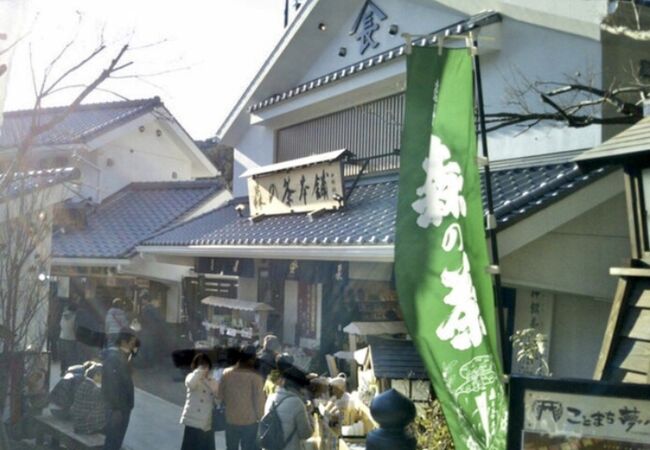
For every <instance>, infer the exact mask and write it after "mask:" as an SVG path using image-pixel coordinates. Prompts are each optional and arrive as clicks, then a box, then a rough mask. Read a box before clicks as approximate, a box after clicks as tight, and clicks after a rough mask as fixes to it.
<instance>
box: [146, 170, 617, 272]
mask: <svg viewBox="0 0 650 450" xmlns="http://www.w3.org/2000/svg"><path fill="white" fill-rule="evenodd" d="M609 170H610V169H605V168H600V169H596V170H594V171H591V172H584V171H582V170H580V169H579V168H578V166H577V165H576V164H575V163H561V164H548V165H544V166H536V167H526V168H516V169H507V170H500V171H496V172H493V181H492V189H493V196H494V204H495V213H496V217H497V223H498V228H499V230H503V229H505V228H508V227H510V226H512V225H513V224H515V223H517V222H518V221H520V220H522V219H524V218H526V217H528V216H530V215H532V214H534V213H535V212H537V211H539V210H541V209H543V208H546V207H548V206H550V205H551V204H553V203H555V202H557V201H559V200H561V199H562V198H564V197H566V196H568V195H570V194H571V193H573V192H576V191H577V190H578V189H581V188H582V187H585V186H587V185H589V184H590V183H592V182H594V181H596V180H598V179H600V178H601V177H603V176H605V175H606V174H607V173H609ZM398 191H399V184H398V180H397V177H395V176H389V177H382V178H374V177H373V178H369V179H366V180H364V181H362V182H360V183H359V185H358V186H357V187H356V188H355V190H354V191H353V192H352V194H351V196H350V199H349V202H348V203H347V204H346V206H345V208H344V209H343V210H340V211H333V212H328V213H324V214H322V215H321V216H319V217H316V218H310V217H308V216H306V215H298V214H295V215H283V216H271V217H267V218H265V219H263V220H261V221H258V222H251V221H250V220H249V219H248V217H239V216H238V214H237V213H236V212H235V208H234V206H235V205H237V204H238V203H247V199H245V198H243V199H242V198H240V199H235V200H233V201H231V202H230V204H228V205H227V206H224V207H223V208H220V209H218V210H215V211H212V212H209V213H207V214H204V215H203V216H200V217H198V218H196V219H194V220H192V221H189V222H187V223H184V224H180V225H178V226H177V227H173V228H170V229H168V230H167V231H166V232H164V233H161V234H159V235H157V236H156V237H154V238H151V239H148V240H146V241H145V242H143V243H142V244H141V245H140V246H139V247H138V250H139V251H143V252H152V253H167V254H184V255H195V256H198V255H212V256H217V255H221V256H227V255H228V254H229V253H230V254H238V255H239V256H243V255H244V254H246V255H249V256H250V257H253V255H257V256H259V255H261V254H262V253H264V255H265V257H269V258H273V257H275V258H283V257H294V258H295V257H298V258H301V259H304V258H308V257H310V256H314V257H316V256H318V258H315V259H341V257H343V256H345V257H346V258H347V259H350V260H356V259H358V260H362V259H364V258H368V256H369V255H372V256H373V260H387V261H390V259H391V258H392V248H393V244H394V240H395V218H396V210H397V196H398ZM485 203H486V202H485V199H484V204H485Z"/></svg>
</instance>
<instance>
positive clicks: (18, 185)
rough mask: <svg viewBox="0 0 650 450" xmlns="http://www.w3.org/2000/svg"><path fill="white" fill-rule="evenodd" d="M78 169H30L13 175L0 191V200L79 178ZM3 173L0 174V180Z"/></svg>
mask: <svg viewBox="0 0 650 450" xmlns="http://www.w3.org/2000/svg"><path fill="white" fill-rule="evenodd" d="M79 175H80V172H79V169H76V168H74V167H67V168H61V169H47V170H31V171H29V172H21V173H17V174H15V175H14V179H13V180H12V181H11V182H10V183H9V185H8V186H7V187H6V188H5V189H4V190H3V191H2V192H0V202H3V201H5V200H7V199H10V198H15V197H17V196H18V195H20V194H21V193H22V194H26V193H30V192H34V191H38V190H41V189H45V188H48V187H51V186H55V185H57V184H60V183H64V182H66V181H72V180H76V179H77V178H79ZM2 177H3V174H0V181H1V180H2Z"/></svg>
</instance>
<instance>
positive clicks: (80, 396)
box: [70, 364, 106, 434]
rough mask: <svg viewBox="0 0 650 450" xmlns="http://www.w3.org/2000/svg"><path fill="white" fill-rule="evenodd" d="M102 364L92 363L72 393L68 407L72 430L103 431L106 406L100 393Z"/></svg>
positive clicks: (78, 431)
mask: <svg viewBox="0 0 650 450" xmlns="http://www.w3.org/2000/svg"><path fill="white" fill-rule="evenodd" d="M101 384H102V365H101V364H93V365H91V366H90V367H89V368H88V369H86V372H85V374H84V378H83V380H82V381H81V383H79V386H78V387H77V390H76V391H75V393H74V401H73V402H72V406H71V407H70V415H71V416H72V425H73V426H74V432H75V433H78V434H94V433H100V432H103V431H104V427H105V426H106V407H105V406H104V397H103V395H102V388H101Z"/></svg>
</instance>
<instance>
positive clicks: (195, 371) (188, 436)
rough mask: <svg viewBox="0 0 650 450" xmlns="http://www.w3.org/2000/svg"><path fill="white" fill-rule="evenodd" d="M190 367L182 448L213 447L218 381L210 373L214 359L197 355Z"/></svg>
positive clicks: (203, 449) (202, 449) (183, 419)
mask: <svg viewBox="0 0 650 450" xmlns="http://www.w3.org/2000/svg"><path fill="white" fill-rule="evenodd" d="M191 368H192V372H191V373H190V374H189V375H188V376H187V377H186V378H185V387H186V388H187V398H186V400H185V406H184V407H183V414H182V415H181V423H182V424H183V425H185V432H184V433H183V444H182V446H181V450H214V433H213V432H212V409H213V406H214V401H215V398H216V395H217V390H218V388H219V384H218V383H217V382H216V380H215V379H214V378H213V377H212V376H211V374H212V361H210V358H209V357H208V355H206V354H205V353H199V354H197V355H196V356H195V357H194V359H193V360H192V366H191Z"/></svg>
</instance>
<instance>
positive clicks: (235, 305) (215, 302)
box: [201, 296, 273, 312]
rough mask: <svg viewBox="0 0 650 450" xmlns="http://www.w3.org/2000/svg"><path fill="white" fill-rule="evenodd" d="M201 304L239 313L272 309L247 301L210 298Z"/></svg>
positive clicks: (264, 304) (265, 305)
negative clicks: (234, 310) (235, 310)
mask: <svg viewBox="0 0 650 450" xmlns="http://www.w3.org/2000/svg"><path fill="white" fill-rule="evenodd" d="M201 303H203V304H204V305H210V306H218V307H220V308H227V309H238V310H240V311H254V312H261V311H273V307H272V306H269V305H267V304H266V303H257V302H251V301H248V300H239V299H234V298H223V297H214V296H210V297H206V298H204V299H203V300H201Z"/></svg>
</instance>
